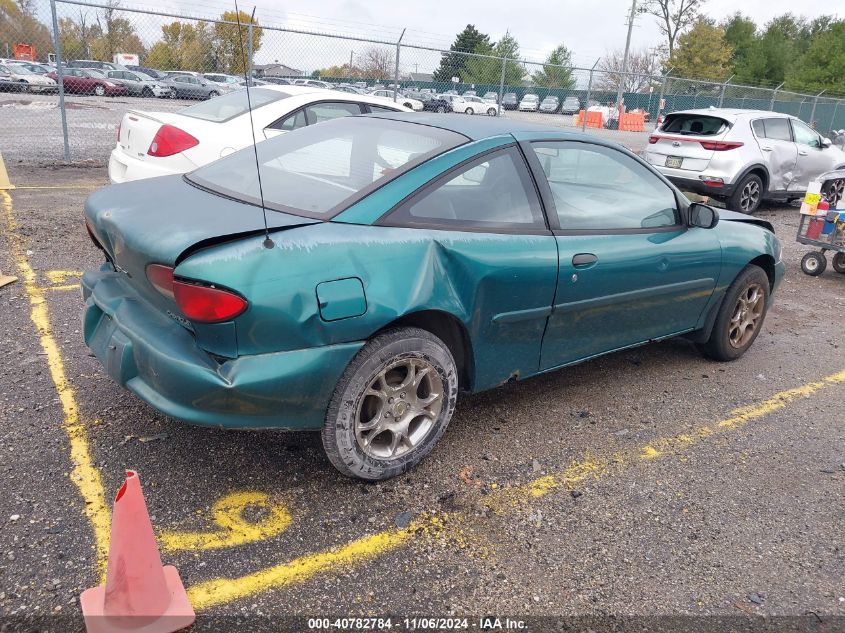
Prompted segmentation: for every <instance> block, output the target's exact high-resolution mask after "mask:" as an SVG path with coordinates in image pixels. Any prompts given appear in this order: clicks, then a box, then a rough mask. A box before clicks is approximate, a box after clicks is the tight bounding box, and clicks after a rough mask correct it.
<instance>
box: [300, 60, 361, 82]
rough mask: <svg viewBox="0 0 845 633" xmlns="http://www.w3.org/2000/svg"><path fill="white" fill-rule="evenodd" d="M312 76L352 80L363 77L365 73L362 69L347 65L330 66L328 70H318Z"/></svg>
mask: <svg viewBox="0 0 845 633" xmlns="http://www.w3.org/2000/svg"><path fill="white" fill-rule="evenodd" d="M311 76H312V77H314V78H319V77H334V78H338V79H340V78H352V77H355V78H357V77H362V76H363V73H362V71H361V69H360V68H357V67H356V66H350V65H349V64H348V63H347V64H341V65H340V66H329V67H328V68H318V69H317V70H315V71H314V72H313V73H311Z"/></svg>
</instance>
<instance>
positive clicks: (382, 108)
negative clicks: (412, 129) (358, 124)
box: [369, 104, 399, 112]
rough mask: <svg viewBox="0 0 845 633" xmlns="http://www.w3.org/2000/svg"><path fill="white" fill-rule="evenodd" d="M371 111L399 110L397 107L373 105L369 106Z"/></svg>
mask: <svg viewBox="0 0 845 633" xmlns="http://www.w3.org/2000/svg"><path fill="white" fill-rule="evenodd" d="M369 108H370V112H399V110H398V109H396V108H389V107H387V106H380V105H372V104H370V106H369Z"/></svg>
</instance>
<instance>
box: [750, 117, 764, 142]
mask: <svg viewBox="0 0 845 633" xmlns="http://www.w3.org/2000/svg"><path fill="white" fill-rule="evenodd" d="M751 129H752V130H754V135H755V136H756V137H757V138H766V126H765V125H764V124H763V119H757V120H755V121H752V122H751Z"/></svg>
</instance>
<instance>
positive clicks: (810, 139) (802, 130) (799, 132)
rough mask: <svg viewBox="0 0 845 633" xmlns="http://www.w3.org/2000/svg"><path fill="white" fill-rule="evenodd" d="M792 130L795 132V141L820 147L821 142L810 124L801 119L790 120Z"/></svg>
mask: <svg viewBox="0 0 845 633" xmlns="http://www.w3.org/2000/svg"><path fill="white" fill-rule="evenodd" d="M792 131H793V132H795V142H796V143H799V144H800V145H809V146H810V147H821V146H822V142H821V139H820V138H819V135H818V134H817V133H816V131H815V130H813V129H812V128H811V127H810V126H808V125H806V124H804V123H802V122H801V121H795V120H793V121H792Z"/></svg>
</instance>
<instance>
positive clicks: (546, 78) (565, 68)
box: [531, 44, 575, 89]
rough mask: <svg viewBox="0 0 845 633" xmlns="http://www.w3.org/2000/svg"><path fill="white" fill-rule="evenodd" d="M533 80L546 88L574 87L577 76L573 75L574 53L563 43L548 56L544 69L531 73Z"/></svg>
mask: <svg viewBox="0 0 845 633" xmlns="http://www.w3.org/2000/svg"><path fill="white" fill-rule="evenodd" d="M531 81H533V82H534V83H535V84H537V85H538V86H545V87H546V88H566V89H569V88H572V87H574V86H575V78H574V77H573V76H572V53H571V52H570V51H569V49H568V48H566V46H565V45H563V44H561V45H559V46H558V47H557V48H555V49H554V50H553V51H552V52H551V53H549V56H548V57H547V58H546V63H545V64H543V68H542V70H538V71H537V72H535V73H534V74H533V75H531Z"/></svg>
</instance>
